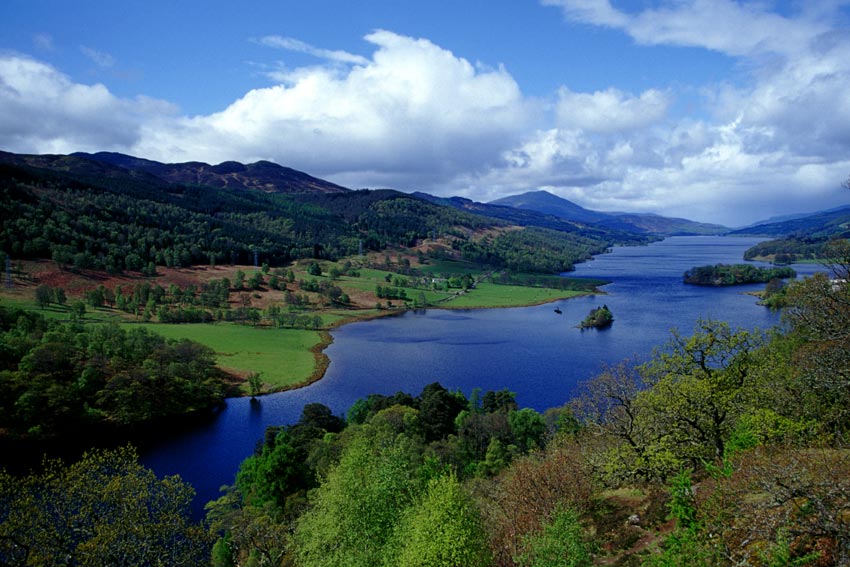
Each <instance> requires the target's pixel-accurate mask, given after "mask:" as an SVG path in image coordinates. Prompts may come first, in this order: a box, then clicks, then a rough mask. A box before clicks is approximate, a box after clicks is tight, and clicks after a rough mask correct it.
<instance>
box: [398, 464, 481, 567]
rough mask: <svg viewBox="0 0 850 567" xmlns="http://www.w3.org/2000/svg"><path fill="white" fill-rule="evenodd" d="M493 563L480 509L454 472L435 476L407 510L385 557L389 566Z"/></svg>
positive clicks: (450, 566) (451, 566)
mask: <svg viewBox="0 0 850 567" xmlns="http://www.w3.org/2000/svg"><path fill="white" fill-rule="evenodd" d="M490 564H491V558H490V549H489V545H488V541H487V534H486V532H485V531H484V528H483V525H482V523H481V517H480V515H479V513H478V509H477V508H476V506H475V503H474V502H473V501H472V498H471V497H470V496H469V495H468V494H467V493H466V492H465V491H464V490H463V487H462V486H461V484H460V482H458V480H457V477H456V476H455V475H453V474H448V475H443V476H440V477H437V478H434V479H432V480H431V481H430V482H429V483H428V487H427V489H426V491H425V494H424V496H423V497H422V499H421V501H420V502H418V503H416V504H414V505H412V506H410V507H409V508H408V509H407V510H406V511H405V512H404V514H403V515H402V518H401V520H400V522H399V525H398V527H397V528H396V530H395V533H394V534H393V542H392V543H391V544H390V545H389V551H388V553H387V554H386V556H385V559H384V565H386V566H387V567H390V566H393V567H395V566H398V567H455V566H457V565H464V566H466V567H478V566H480V567H485V566H487V565H490Z"/></svg>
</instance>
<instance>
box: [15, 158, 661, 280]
mask: <svg viewBox="0 0 850 567" xmlns="http://www.w3.org/2000/svg"><path fill="white" fill-rule="evenodd" d="M98 156H99V157H100V159H91V156H85V155H82V154H78V155H73V156H28V155H16V154H10V153H5V152H3V153H0V209H2V210H3V212H4V215H3V216H2V217H0V249H2V251H3V252H4V253H5V254H8V255H11V256H12V257H13V258H21V259H37V258H52V259H54V260H55V261H57V262H59V263H60V264H62V265H65V266H69V267H74V268H80V269H96V270H105V271H109V272H113V273H118V272H121V271H123V270H130V271H137V270H143V269H144V270H147V271H152V270H155V267H156V266H158V265H164V266H168V267H172V266H187V265H190V264H207V263H213V262H214V263H231V262H242V263H248V262H250V261H251V260H252V259H253V256H254V253H255V252H256V253H257V254H258V255H259V257H260V259H261V261H264V262H268V263H269V264H271V265H272V266H274V265H280V264H283V263H287V262H290V261H292V260H293V259H297V258H305V257H313V258H328V259H336V258H340V257H343V256H347V255H352V254H356V253H357V251H358V250H359V249H360V246H361V244H362V245H363V246H365V247H366V248H368V249H373V250H382V249H384V248H386V247H387V246H402V247H410V246H414V245H416V244H417V243H418V242H421V241H422V240H424V239H426V238H430V239H432V240H440V241H442V244H443V246H444V249H447V250H450V251H451V254H452V255H454V256H456V257H458V258H464V259H467V260H471V261H474V262H477V263H480V264H486V265H488V266H492V267H494V268H508V269H512V270H521V271H532V272H546V273H551V272H562V271H567V270H570V269H572V265H573V264H574V263H575V262H578V261H581V260H583V259H586V258H588V257H589V256H590V255H592V254H598V253H601V252H603V251H604V250H605V249H607V248H608V247H610V246H612V245H614V244H618V243H627V242H628V243H637V242H644V241H646V239H645V238H642V237H639V236H635V235H634V234H630V233H618V232H616V231H611V230H608V229H604V228H588V227H586V226H584V225H579V224H576V223H570V222H567V221H564V220H562V219H558V218H556V217H545V215H541V214H539V213H534V212H532V211H519V210H517V209H510V208H506V207H495V206H481V207H477V209H480V210H476V207H474V206H470V207H463V206H447V205H446V204H442V203H435V202H432V201H430V200H423V199H419V198H416V197H414V196H410V195H408V194H405V193H400V192H397V191H389V190H384V191H368V190H361V191H351V190H347V189H344V188H340V187H338V186H335V185H333V184H329V183H327V182H324V181H322V180H319V179H316V178H313V177H311V176H308V175H307V174H304V173H301V172H294V170H288V169H286V168H282V167H280V166H277V165H274V164H265V163H263V162H260V163H259V164H252V165H249V166H243V165H241V164H236V163H235V162H232V163H225V164H220V165H218V166H210V165H207V164H196V163H190V164H176V165H175V164H172V165H167V164H160V163H158V162H151V161H149V160H141V159H138V158H133V157H131V156H124V155H121V154H98ZM119 164H120V165H119ZM128 168H129V169H128ZM263 171H265V172H270V173H269V175H268V176H266V177H263V176H262V175H259V174H258V172H260V173H262V172H263ZM175 172H177V173H175ZM198 172H201V173H203V175H201V176H200V177H197V176H196V177H194V178H193V179H191V183H178V182H174V181H172V179H185V178H186V176H188V177H192V175H195V174H198ZM210 172H211V173H210ZM208 173H209V175H210V176H211V177H207V174H208ZM178 174H179V175H178ZM271 178H275V179H276V180H277V181H275V183H278V185H274V183H272V182H270V181H269V183H266V182H265V181H264V179H265V180H269V179H271ZM284 178H287V179H290V180H294V181H293V184H292V185H290V186H287V187H289V189H293V188H294V189H293V191H292V192H285V193H282V192H281V191H284V190H287V189H286V188H284V189H280V187H283V185H281V184H280V183H282V181H281V180H282V179H284ZM206 179H212V180H213V182H215V183H219V184H220V185H218V186H216V185H213V186H210V185H198V184H197V181H199V180H200V181H204V180H206ZM272 185H273V186H274V187H272ZM269 187H272V188H271V189H270V188H269ZM287 191H288V190H287ZM492 211H500V212H502V213H507V214H506V215H505V216H506V218H504V219H500V218H495V217H494V216H488V212H492ZM541 219H543V220H541Z"/></svg>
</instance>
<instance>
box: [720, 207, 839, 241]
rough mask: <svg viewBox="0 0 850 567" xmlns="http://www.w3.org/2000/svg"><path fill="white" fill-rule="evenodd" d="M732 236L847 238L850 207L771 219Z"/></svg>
mask: <svg viewBox="0 0 850 567" xmlns="http://www.w3.org/2000/svg"><path fill="white" fill-rule="evenodd" d="M730 234H734V235H742V236H771V237H774V238H778V237H790V236H795V237H806V238H816V239H818V238H830V237H833V236H843V237H844V238H847V237H848V235H850V205H848V206H845V207H839V208H834V209H829V210H826V211H818V212H816V213H811V214H808V215H793V216H790V217H785V218H784V219H780V220H773V221H771V220H770V219H769V220H767V221H762V222H759V223H757V224H755V225H751V226H748V227H745V228H741V229H737V230H734V231H732V232H731V233H730Z"/></svg>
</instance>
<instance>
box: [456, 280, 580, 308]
mask: <svg viewBox="0 0 850 567" xmlns="http://www.w3.org/2000/svg"><path fill="white" fill-rule="evenodd" d="M577 295H583V293H582V292H578V291H570V290H560V289H548V288H540V287H521V286H516V285H497V284H492V283H488V282H483V283H479V284H478V285H476V286H475V289H473V290H470V291H469V292H468V293H465V294H463V295H458V296H457V297H456V298H455V299H452V300H451V301H447V302H446V303H443V304H441V305H440V307H451V308H477V307H516V306H517V305H536V304H539V303H546V302H548V301H555V300H556V299H567V298H570V297H575V296H577Z"/></svg>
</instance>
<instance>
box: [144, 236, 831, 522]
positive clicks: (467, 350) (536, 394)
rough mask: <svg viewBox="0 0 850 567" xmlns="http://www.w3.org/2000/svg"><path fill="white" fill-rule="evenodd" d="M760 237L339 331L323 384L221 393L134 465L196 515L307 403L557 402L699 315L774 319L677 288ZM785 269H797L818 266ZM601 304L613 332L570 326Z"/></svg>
mask: <svg viewBox="0 0 850 567" xmlns="http://www.w3.org/2000/svg"><path fill="white" fill-rule="evenodd" d="M759 240H760V239H754V238H731V237H675V238H669V239H667V240H664V241H662V242H657V243H654V244H652V245H650V246H643V247H626V248H615V249H614V250H613V251H612V252H611V253H609V254H605V255H602V256H599V257H597V258H596V259H594V260H592V261H590V262H587V263H585V264H581V265H579V266H577V269H576V271H575V272H573V273H570V274H569V275H570V276H571V277H589V278H602V279H606V280H610V281H611V282H612V283H611V284H609V285H607V286H605V287H604V288H603V290H604V291H605V294H604V295H597V296H588V297H581V298H576V299H570V300H565V301H559V302H556V303H554V304H548V305H540V306H535V307H524V308H511V309H479V310H463V311H459V310H440V309H433V310H423V311H417V312H413V311H409V312H406V313H404V314H402V315H400V316H397V317H388V318H383V319H377V320H372V321H367V322H362V323H354V324H351V325H347V326H344V327H341V328H339V329H337V330H335V331H334V332H333V337H334V343H333V344H332V345H331V346H330V347H328V349H327V350H326V353H327V355H328V356H329V357H330V360H331V363H330V367H329V368H328V371H327V373H326V375H325V377H324V378H323V379H322V380H321V381H319V382H317V383H315V384H313V385H311V386H308V387H306V388H302V389H299V390H294V391H290V392H283V393H280V394H274V395H270V396H265V397H263V398H260V399H259V400H258V401H255V402H253V403H252V402H251V400H249V399H247V398H239V399H231V400H228V401H227V405H226V407H225V408H224V409H223V410H222V411H221V413H220V414H218V415H217V416H216V417H214V418H212V419H210V420H209V421H208V422H207V423H205V424H203V425H201V426H196V427H193V428H191V429H189V430H186V431H179V432H175V433H174V434H173V435H172V436H170V437H169V438H168V439H163V440H161V441H158V442H156V443H153V444H152V445H150V446H148V447H146V448H144V449H143V454H142V461H143V463H144V464H145V465H147V466H149V467H152V468H153V469H154V470H155V471H156V472H157V473H158V474H160V475H165V474H179V475H181V476H182V477H183V479H184V480H186V481H188V482H190V483H192V485H193V486H194V487H195V489H196V490H197V492H198V497H197V505H196V510H195V513H196V514H200V513H201V511H202V506H203V504H204V503H205V502H207V501H208V500H210V499H213V498H216V497H217V496H218V494H219V487H220V486H222V485H224V484H230V483H232V482H233V478H234V474H235V472H236V470H237V469H238V466H239V463H240V462H241V461H242V460H243V459H244V458H245V457H247V456H248V455H250V454H251V452H252V450H253V449H254V447H255V446H256V443H257V441H258V440H259V439H261V438H262V436H263V433H264V431H265V428H266V427H267V426H270V425H281V424H288V423H292V422H294V421H296V420H297V419H298V417H299V415H300V413H301V409H302V408H303V407H304V405H305V404H307V403H311V402H321V403H323V404H325V405H327V406H329V407H330V408H331V409H332V410H333V411H334V412H335V413H337V414H344V413H345V411H346V410H347V408H348V407H349V406H350V405H351V404H352V403H353V402H354V401H355V400H356V399H358V398H361V397H364V396H366V395H368V394H370V393H382V394H391V393H394V392H397V391H399V390H401V391H406V392H410V393H412V394H417V393H419V392H420V391H421V390H422V387H423V386H425V385H426V384H429V383H431V382H435V381H439V382H440V383H442V384H443V385H444V386H445V387H447V388H450V389H460V390H461V391H463V392H464V393H465V394H467V395H469V394H470V392H471V391H472V389H473V388H482V389H483V390H484V391H486V390H498V389H501V388H509V389H510V390H512V391H514V392H516V393H517V401H518V402H519V404H520V405H521V406H527V407H532V408H535V409H536V410H538V411H543V410H545V409H547V408H549V407H554V406H559V405H562V404H563V403H565V402H566V401H567V400H568V399H569V398H570V397H571V396H572V395H573V394H574V393H575V391H576V387H577V385H578V384H579V383H580V382H581V381H583V380H586V379H588V378H590V377H592V376H593V375H594V374H596V373H597V372H598V371H599V369H600V368H601V366H602V365H603V364H606V363H608V364H611V363H616V362H619V361H621V360H624V359H627V358H632V357H634V358H637V359H645V358H646V357H647V356H649V355H650V354H651V352H652V350H653V348H654V347H657V346H660V345H663V343H665V342H666V341H667V340H668V339H669V338H670V330H671V329H672V328H677V329H679V330H680V331H681V332H682V333H684V334H690V332H691V331H692V330H693V328H694V324H695V322H696V321H697V319H699V318H713V319H720V320H724V321H728V322H729V323H730V324H731V325H733V326H735V327H747V328H753V327H759V328H762V329H766V328H769V327H772V326H774V325H776V324H778V323H779V315H778V314H776V313H773V312H771V311H769V310H768V309H766V308H764V307H761V306H759V305H757V304H756V299H755V298H754V297H752V296H751V295H746V294H745V292H747V291H752V290H757V289H761V288H762V287H763V286H760V285H755V286H740V287H734V288H704V287H695V286H686V285H684V284H683V283H682V273H683V272H684V271H685V270H687V269H688V268H691V267H694V266H701V265H706V264H715V263H720V262H723V263H740V262H741V261H742V255H743V252H744V251H745V250H746V249H747V248H749V247H750V246H752V245H753V244H755V243H756V242H758V241H759ZM795 269H797V271H798V273H799V274H801V275H802V274H810V273H813V272H814V271H817V270H818V269H820V268H819V267H818V266H795ZM603 303H604V304H607V305H608V307H609V308H610V309H611V311H612V312H613V314H614V317H615V321H614V324H613V326H612V327H610V328H609V329H607V330H603V331H596V330H589V331H587V330H586V331H582V330H580V329H578V328H576V325H577V324H578V323H579V322H580V321H581V320H582V319H583V318H584V316H585V315H587V313H588V311H590V309H592V308H593V307H595V306H598V305H602V304H603ZM556 306H557V307H559V308H560V309H561V311H562V313H561V314H557V313H556V312H555V311H554V308H555V307H556Z"/></svg>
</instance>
